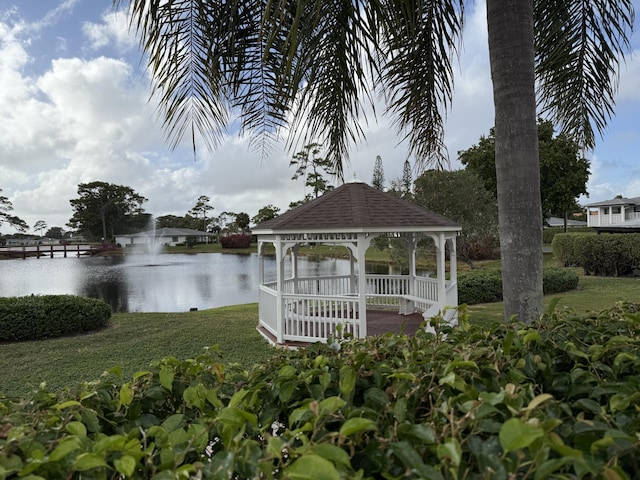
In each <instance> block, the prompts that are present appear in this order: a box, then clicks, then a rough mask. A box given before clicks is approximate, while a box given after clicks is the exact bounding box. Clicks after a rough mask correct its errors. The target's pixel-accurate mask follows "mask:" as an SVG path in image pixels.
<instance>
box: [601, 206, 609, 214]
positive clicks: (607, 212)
mask: <svg viewBox="0 0 640 480" xmlns="http://www.w3.org/2000/svg"><path fill="white" fill-rule="evenodd" d="M602 213H603V214H604V215H609V207H604V208H603V209H602Z"/></svg>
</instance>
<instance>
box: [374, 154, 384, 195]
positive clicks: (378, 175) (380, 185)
mask: <svg viewBox="0 0 640 480" xmlns="http://www.w3.org/2000/svg"><path fill="white" fill-rule="evenodd" d="M371 186H372V187H373V188H377V189H378V190H384V168H383V167H382V157H381V156H380V155H377V156H376V163H374V164H373V177H372V178H371Z"/></svg>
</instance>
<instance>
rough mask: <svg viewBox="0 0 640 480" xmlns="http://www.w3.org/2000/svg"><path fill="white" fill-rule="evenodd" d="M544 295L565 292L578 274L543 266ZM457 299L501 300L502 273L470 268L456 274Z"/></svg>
mask: <svg viewBox="0 0 640 480" xmlns="http://www.w3.org/2000/svg"><path fill="white" fill-rule="evenodd" d="M542 275H543V277H542V287H543V290H544V293H545V295H547V294H553V293H560V292H566V291H568V290H573V289H574V288H576V287H577V286H578V281H579V280H578V275H576V274H575V272H572V271H571V270H566V269H560V268H545V269H544V270H543V272H542ZM458 299H459V302H460V303H461V304H463V303H466V304H467V305H475V304H476V303H492V302H500V301H502V274H501V272H500V270H471V271H469V272H466V273H464V274H460V275H459V276H458Z"/></svg>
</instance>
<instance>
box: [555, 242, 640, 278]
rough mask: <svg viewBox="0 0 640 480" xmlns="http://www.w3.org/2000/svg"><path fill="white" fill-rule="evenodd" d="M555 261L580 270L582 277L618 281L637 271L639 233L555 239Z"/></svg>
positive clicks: (639, 251)
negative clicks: (581, 270) (598, 277)
mask: <svg viewBox="0 0 640 480" xmlns="http://www.w3.org/2000/svg"><path fill="white" fill-rule="evenodd" d="M552 247H553V255H554V257H555V258H556V259H557V260H558V261H560V262H561V263H563V264H564V265H565V266H576V267H582V269H583V270H584V273H585V275H599V276H607V277H611V276H612V277H617V276H625V275H631V274H633V273H634V270H636V269H640V233H613V234H609V233H607V234H600V235H595V234H576V233H564V234H560V235H556V236H555V238H554V240H553V243H552Z"/></svg>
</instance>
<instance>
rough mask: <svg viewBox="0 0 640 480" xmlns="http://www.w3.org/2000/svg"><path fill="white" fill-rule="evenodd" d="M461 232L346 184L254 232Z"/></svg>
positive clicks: (362, 186)
mask: <svg viewBox="0 0 640 480" xmlns="http://www.w3.org/2000/svg"><path fill="white" fill-rule="evenodd" d="M416 227H435V228H439V229H444V230H449V229H459V228H460V227H461V226H460V224H458V223H457V222H454V221H453V220H450V219H448V218H446V217H444V216H442V215H440V214H437V213H435V212H432V211H430V210H427V209H426V208H423V207H420V206H418V205H416V204H414V203H411V202H408V201H406V200H403V199H401V198H397V197H394V196H393V195H390V194H388V193H384V192H382V191H381V190H378V189H375V188H373V187H370V186H369V185H367V184H365V183H360V182H351V183H345V184H344V185H341V186H339V187H337V188H335V189H334V190H331V191H330V192H327V193H325V194H324V195H322V197H319V198H316V199H314V200H312V201H310V202H308V203H306V204H304V205H302V206H300V207H298V208H295V209H293V210H289V211H288V212H286V213H283V214H282V215H280V216H278V217H276V218H272V219H271V220H267V221H266V222H263V223H261V224H259V225H257V226H256V227H254V228H253V231H254V232H255V231H265V230H266V231H274V232H275V231H278V232H284V231H287V232H289V231H298V232H299V231H315V230H326V229H339V230H341V231H344V230H349V229H357V230H360V229H365V230H369V229H376V230H378V229H379V230H378V231H380V230H385V231H388V230H389V229H391V230H394V229H396V228H400V229H405V228H410V229H415V228H416Z"/></svg>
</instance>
